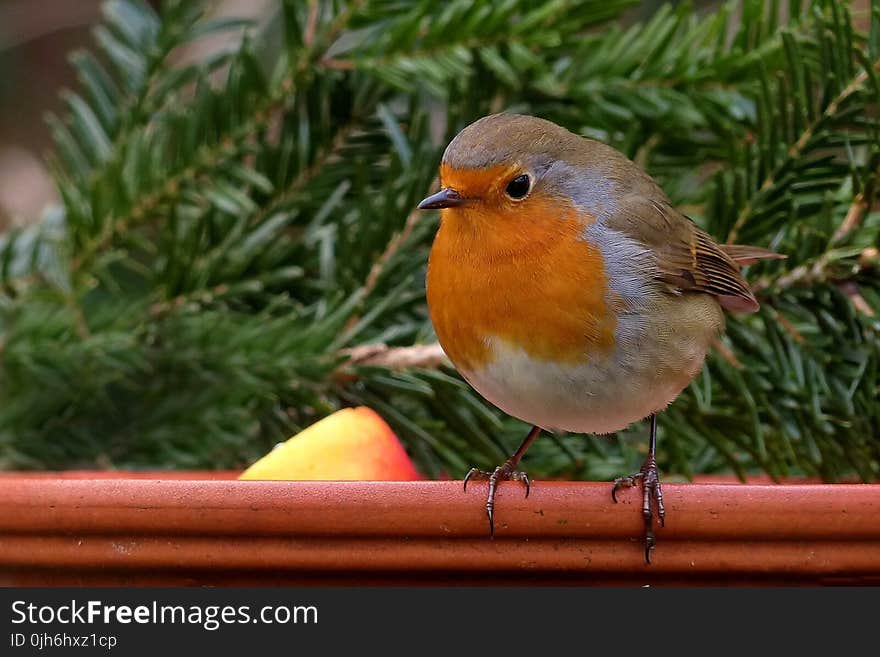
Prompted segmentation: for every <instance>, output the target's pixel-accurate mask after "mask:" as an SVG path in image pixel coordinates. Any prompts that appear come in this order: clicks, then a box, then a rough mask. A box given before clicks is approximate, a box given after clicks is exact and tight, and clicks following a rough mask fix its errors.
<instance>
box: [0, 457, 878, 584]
mask: <svg viewBox="0 0 880 657" xmlns="http://www.w3.org/2000/svg"><path fill="white" fill-rule="evenodd" d="M96 476H97V477H100V475H96ZM141 476H143V475H141ZM155 476H164V475H158V474H157V475H155ZM663 491H664V498H665V501H666V509H667V525H666V527H665V528H658V529H657V548H656V550H655V551H654V553H653V556H652V563H651V564H650V565H646V564H645V563H644V559H643V548H642V543H641V535H642V531H643V528H642V521H641V516H640V510H639V507H640V491H639V490H637V489H632V490H628V491H623V492H622V494H621V496H620V498H621V501H620V503H619V504H616V505H615V504H613V503H612V502H611V496H610V485H609V484H606V483H567V482H543V481H538V482H535V483H534V484H533V486H532V493H531V495H530V497H529V498H528V499H525V498H524V496H523V489H522V487H521V486H520V485H513V484H504V485H503V486H502V487H501V488H500V492H499V494H498V498H497V507H496V508H497V516H496V537H495V540H489V538H488V535H487V523H486V516H485V511H484V502H485V493H486V485H485V483H483V482H480V483H476V484H474V485H473V486H469V487H468V491H467V493H465V492H463V491H462V487H461V482H459V481H442V482H262V481H234V480H213V481H212V480H196V479H187V480H180V479H173V478H172V479H146V478H137V479H131V478H89V479H85V478H81V479H77V478H52V477H46V476H43V477H27V476H25V475H17V476H11V475H4V476H0V584H3V585H14V584H49V585H52V584H65V585H66V584H149V585H168V584H172V585H174V584H176V585H180V584H194V585H199V584H215V585H222V584H258V585H259V584H325V585H326V584H331V585H335V584H348V585H352V584H482V583H503V584H530V583H541V584H556V585H570V584H633V585H641V584H663V583H666V584H700V583H716V584H719V583H720V584H820V583H830V584H835V583H836V584H867V583H874V584H876V583H880V485H865V484H835V485H806V484H796V485H741V484H722V485H718V484H671V483H670V484H665V485H664V488H663Z"/></svg>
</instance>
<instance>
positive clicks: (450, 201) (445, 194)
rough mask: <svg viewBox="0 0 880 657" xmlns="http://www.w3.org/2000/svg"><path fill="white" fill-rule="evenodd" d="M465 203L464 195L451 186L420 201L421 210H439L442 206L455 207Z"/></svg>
mask: <svg viewBox="0 0 880 657" xmlns="http://www.w3.org/2000/svg"><path fill="white" fill-rule="evenodd" d="M462 203H464V197H463V196H462V195H461V194H459V193H458V192H457V191H455V190H454V189H452V188H451V187H445V188H443V189H441V190H440V191H439V192H437V193H436V194H431V195H430V196H429V197H428V198H426V199H425V200H424V201H422V202H421V203H419V206H418V207H419V210H439V209H440V208H454V207H456V206H459V205H461V204H462Z"/></svg>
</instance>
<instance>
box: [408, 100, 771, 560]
mask: <svg viewBox="0 0 880 657" xmlns="http://www.w3.org/2000/svg"><path fill="white" fill-rule="evenodd" d="M440 181H441V187H442V189H440V191H439V192H437V193H436V194H433V195H431V196H429V197H428V198H426V199H425V200H423V201H422V202H421V203H420V204H419V206H418V207H419V209H422V210H433V209H440V211H441V214H440V216H441V221H440V228H439V230H438V232H437V235H436V237H435V239H434V244H433V246H432V248H431V254H430V258H429V263H428V276H427V299H428V306H429V309H430V315H431V321H432V322H433V324H434V329H435V331H436V333H437V338H438V339H439V341H440V344H441V345H442V347H443V349H444V351H445V352H446V354H447V355H448V356H449V358H450V360H451V361H452V363H453V364H454V365H455V367H456V368H457V369H458V371H459V372H460V373H461V374H462V376H463V377H464V378H465V379H466V380H467V381H468V383H469V384H470V385H471V386H472V387H473V388H474V389H476V391H477V392H479V393H480V394H481V395H482V396H483V397H485V398H486V399H487V400H488V401H489V402H491V403H492V404H494V405H495V406H497V407H498V408H500V409H501V410H502V411H504V412H505V413H508V414H509V415H512V416H514V417H516V418H519V419H521V420H523V421H525V422H527V423H529V424H531V425H533V427H532V430H531V431H530V432H529V433H528V435H527V436H526V438H525V440H524V441H523V442H522V444H521V445H520V446H519V448H518V449H517V450H516V452H514V453H513V455H511V457H510V458H509V459H507V461H505V462H504V463H503V464H502V465H500V466H498V467H497V468H495V470H494V471H493V472H491V473H489V472H483V471H480V470H477V469H476V468H472V469H471V470H470V472H468V473H467V475H466V477H465V480H464V485H465V487H467V482H468V481H469V480H470V479H473V478H486V479H488V481H489V492H488V499H487V501H486V511H487V514H488V516H489V531H490V535H493V534H494V507H495V491H496V487H497V485H498V484H499V482H501V481H503V480H516V481H520V482H522V483H523V484H524V485H525V489H526V496H528V493H529V485H530V484H529V478H528V475H527V474H526V473H525V472H521V471H519V470H517V465H518V464H519V461H520V459H521V458H522V456H523V454H524V453H525V452H526V450H527V449H528V447H529V446H530V445H531V444H532V442H533V441H534V440H535V439H536V438H537V437H538V435H539V434H540V433H541V431H542V430H547V431H568V432H577V433H595V434H607V433H612V432H615V431H618V430H620V429H623V428H625V427H626V426H627V425H629V424H631V423H633V422H635V421H638V420H642V419H645V418H648V419H649V420H650V441H649V445H648V456H647V458H646V459H645V462H644V465H643V466H642V468H641V469H640V471H639V472H637V473H635V474H633V475H630V476H627V477H620V478H618V479H616V480H615V481H614V484H613V487H612V490H611V495H612V499H613V500H614V501H615V502H616V501H617V493H618V491H619V490H620V489H621V488H622V487H630V486H635V485H637V484H639V483H640V484H641V486H642V515H643V517H644V522H645V559H646V561H648V562H650V556H651V551H652V550H653V548H654V543H655V537H654V531H653V516H654V513H655V511H656V514H657V517H658V519H659V521H660V523H661V525H662V524H663V523H664V520H665V510H664V507H663V494H662V491H661V488H660V478H659V474H658V470H657V464H656V461H655V456H656V446H657V413H658V412H660V411H662V410H663V409H664V408H665V407H666V406H667V405H668V404H669V403H670V402H672V401H673V400H674V399H675V398H676V397H677V396H678V394H679V393H680V392H681V391H682V390H683V389H684V388H685V387H686V386H687V385H688V384H689V383H690V382H691V380H692V379H693V378H694V377H695V376H696V375H697V373H698V372H699V371H700V369H701V367H702V365H703V361H704V359H705V356H706V352H707V351H708V349H709V347H710V345H711V344H712V342H713V341H714V340H715V339H716V337H717V336H718V335H719V333H720V332H721V331H722V329H723V327H724V314H723V310H728V311H732V312H742V313H748V312H754V311H756V310H757V309H758V302H757V301H756V300H755V296H754V294H753V293H752V291H751V290H750V289H749V286H748V284H747V283H746V281H745V280H744V279H743V277H742V275H741V273H740V266H741V265H744V264H750V263H751V262H753V261H755V260H759V259H763V258H775V257H782V256H779V255H778V254H776V253H774V252H772V251H769V250H767V249H763V248H760V247H752V246H741V245H727V244H717V243H716V242H715V241H714V240H713V239H712V238H711V237H710V236H709V235H708V234H707V233H705V232H704V231H702V230H701V229H700V228H699V227H697V226H696V225H695V224H694V223H693V221H691V220H690V219H689V218H688V217H686V216H685V215H683V214H682V213H681V212H679V211H678V210H676V209H675V208H674V207H673V205H672V203H671V201H670V200H669V198H668V197H667V196H666V194H664V192H663V191H662V190H661V189H660V187H659V186H658V185H657V183H655V182H654V180H653V179H652V178H651V177H650V176H648V175H647V174H646V173H645V172H644V171H643V170H642V169H641V168H640V167H639V166H638V165H636V164H635V163H634V162H632V161H631V160H629V159H627V158H626V157H625V156H624V155H623V154H621V153H620V152H618V151H616V150H615V149H613V148H612V147H610V146H607V145H605V144H602V143H600V142H597V141H593V140H591V139H586V138H584V137H581V136H579V135H575V134H573V133H571V132H569V131H568V130H566V129H565V128H562V127H561V126H558V125H556V124H554V123H551V122H550V121H546V120H543V119H539V118H536V117H533V116H523V115H517V114H495V115H492V116H487V117H484V118H482V119H480V120H478V121H476V122H475V123H472V124H471V125H469V126H468V127H466V128H465V129H464V130H462V131H461V132H460V133H459V134H458V135H457V136H456V137H455V138H454V139H453V140H452V142H451V143H450V144H449V146H448V147H447V148H446V151H445V153H444V154H443V159H442V162H441V164H440ZM655 507H656V508H655Z"/></svg>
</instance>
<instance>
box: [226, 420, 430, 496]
mask: <svg viewBox="0 0 880 657" xmlns="http://www.w3.org/2000/svg"><path fill="white" fill-rule="evenodd" d="M421 478H422V477H421V475H420V474H419V473H418V471H417V470H416V469H415V466H413V463H412V461H410V459H409V457H408V456H407V454H406V452H405V451H404V449H403V446H402V445H401V444H400V441H399V440H398V438H397V436H395V435H394V432H393V431H392V430H391V427H389V426H388V425H387V424H385V421H384V420H382V418H381V417H379V416H378V415H377V414H376V413H375V412H374V411H373V410H372V409H369V408H367V407H365V406H359V407H357V408H345V409H342V410H340V411H336V412H335V413H333V414H332V415H329V416H327V417H325V418H324V419H323V420H320V421H319V422H316V423H315V424H313V425H312V426H310V427H309V428H307V429H305V430H303V431H301V432H299V433H298V434H297V435H295V436H294V437H293V438H291V439H289V440H288V441H286V442H284V443H281V444H279V445H278V446H277V447H275V449H273V450H272V451H271V452H269V453H268V454H266V455H265V456H264V457H263V458H261V459H260V460H259V461H257V462H256V463H254V464H253V465H252V466H251V467H249V468H248V469H247V470H245V471H244V472H243V473H242V474H241V476H240V477H239V479H272V480H279V479H283V480H286V479H298V480H306V481H308V480H322V481H328V480H335V481H350V480H386V481H408V480H413V479H421Z"/></svg>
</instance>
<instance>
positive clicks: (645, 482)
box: [611, 456, 666, 563]
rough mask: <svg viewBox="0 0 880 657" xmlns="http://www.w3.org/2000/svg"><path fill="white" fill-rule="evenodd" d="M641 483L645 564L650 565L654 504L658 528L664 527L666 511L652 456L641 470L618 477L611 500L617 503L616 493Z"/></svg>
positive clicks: (652, 543) (652, 547) (652, 544)
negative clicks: (658, 520)
mask: <svg viewBox="0 0 880 657" xmlns="http://www.w3.org/2000/svg"><path fill="white" fill-rule="evenodd" d="M639 482H641V483H642V518H644V520H645V562H646V563H651V550H653V549H654V544H655V542H656V541H655V539H654V503H655V502H656V504H657V517H658V518H659V519H660V526H661V527H665V526H666V509H664V508H663V491H662V489H661V488H660V473H659V472H658V471H657V463H656V461H655V460H654V457H653V456H648V458H647V459H645V463H644V464H643V465H642V469H641V470H639V471H638V472H636V473H635V474H631V475H629V476H628V477H618V478H617V479H615V480H614V487H613V488H612V489H611V499H612V500H614V502H615V503H616V502H617V491H618V490H619V489H621V488H631V487H632V486H635V485H636V484H638V483H639Z"/></svg>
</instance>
